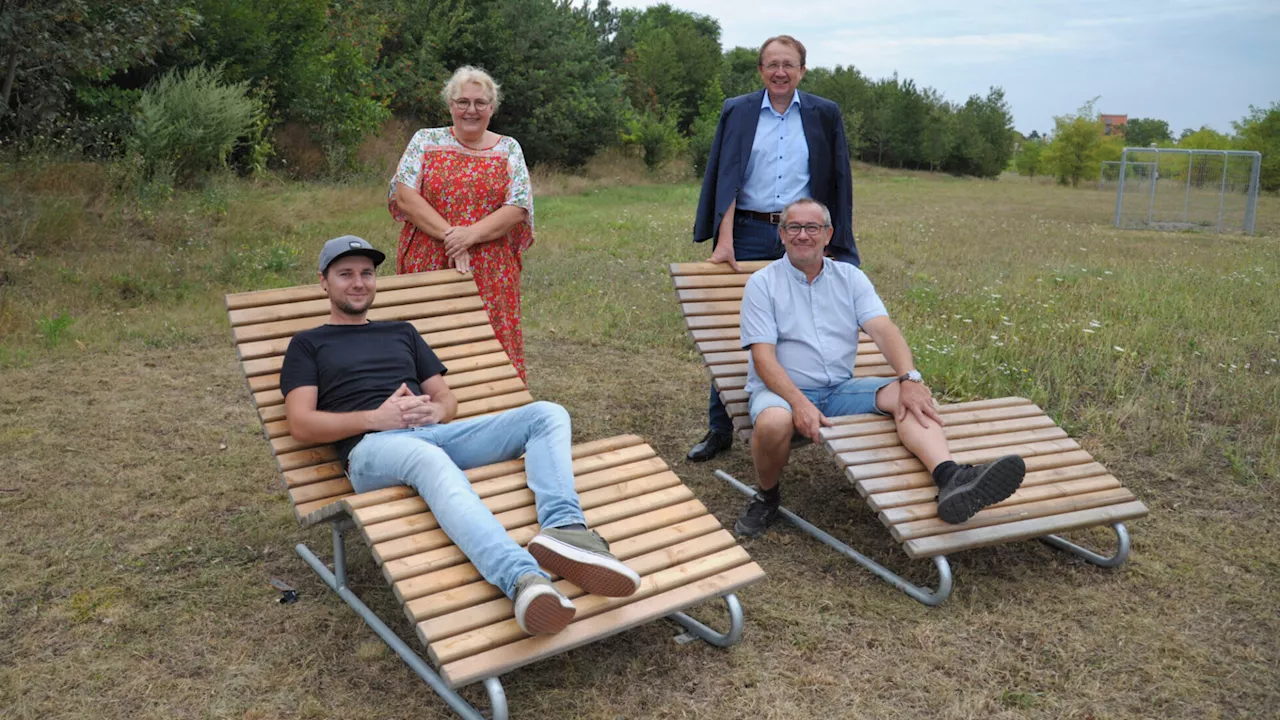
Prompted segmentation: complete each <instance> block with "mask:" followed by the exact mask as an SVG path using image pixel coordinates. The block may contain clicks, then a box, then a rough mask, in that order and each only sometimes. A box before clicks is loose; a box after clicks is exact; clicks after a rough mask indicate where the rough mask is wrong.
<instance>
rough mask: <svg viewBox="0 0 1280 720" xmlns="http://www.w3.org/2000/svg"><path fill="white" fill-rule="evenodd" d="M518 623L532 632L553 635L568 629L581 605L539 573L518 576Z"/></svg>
mask: <svg viewBox="0 0 1280 720" xmlns="http://www.w3.org/2000/svg"><path fill="white" fill-rule="evenodd" d="M514 605H515V611H516V624H518V625H519V626H520V629H521V630H523V631H525V632H527V633H529V634H530V635H552V634H554V633H558V632H560V631H561V630H563V629H565V627H567V626H568V625H569V623H570V622H572V621H573V616H574V615H575V614H577V612H578V609H577V608H575V607H574V606H573V603H572V602H569V599H568V598H566V597H565V596H563V595H561V594H560V591H559V590H556V589H555V586H553V585H552V584H551V581H550V580H548V579H546V578H544V577H542V576H541V575H539V574H537V573H526V574H524V575H521V576H520V579H519V580H516V599H515V601H514Z"/></svg>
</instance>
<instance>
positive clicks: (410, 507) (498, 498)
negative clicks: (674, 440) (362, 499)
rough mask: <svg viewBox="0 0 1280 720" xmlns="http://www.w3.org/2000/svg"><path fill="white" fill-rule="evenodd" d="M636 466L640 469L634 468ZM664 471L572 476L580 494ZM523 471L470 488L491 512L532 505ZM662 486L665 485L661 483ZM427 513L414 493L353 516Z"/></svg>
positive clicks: (367, 522) (661, 467) (372, 520)
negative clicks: (503, 481) (505, 482)
mask: <svg viewBox="0 0 1280 720" xmlns="http://www.w3.org/2000/svg"><path fill="white" fill-rule="evenodd" d="M574 464H575V465H579V466H585V465H586V462H584V461H577V462H575V463H574ZM637 468H638V469H639V471H637ZM662 473H667V474H668V475H671V473H669V472H668V471H667V464H666V463H665V462H662V461H661V459H658V462H656V463H654V462H644V461H641V462H640V463H632V464H630V465H629V466H623V467H622V468H619V469H616V470H615V469H613V468H609V469H606V470H604V471H600V472H589V473H582V474H576V473H575V477H574V490H576V491H577V492H578V494H579V495H581V494H583V493H586V492H589V491H591V490H597V489H599V488H602V487H607V486H609V485H616V484H618V483H624V482H629V481H633V480H639V479H641V478H644V477H649V476H651V475H658V474H662ZM523 475H524V474H523V473H520V482H519V483H518V484H513V485H512V486H509V487H502V486H500V485H497V483H496V481H495V480H485V481H481V482H478V483H474V484H473V485H472V489H473V490H475V491H476V494H477V495H479V496H480V498H481V500H483V501H484V503H485V507H487V508H489V510H490V511H492V512H495V513H498V512H505V511H507V510H513V509H515V508H518V507H524V506H525V505H532V504H533V491H532V490H529V489H528V488H527V487H525V483H524V482H523ZM663 487H665V485H664V486H663ZM423 512H427V504H426V502H425V501H423V499H422V498H421V497H419V496H417V495H416V494H415V495H414V496H413V497H412V498H410V499H408V500H403V501H399V502H389V503H381V504H378V505H377V506H375V507H366V508H362V509H360V510H358V511H357V512H356V513H355V514H354V516H353V517H354V519H355V520H356V522H357V523H359V524H360V525H362V526H368V527H372V526H375V525H377V524H378V523H383V522H387V521H389V520H395V519H397V518H401V517H407V516H409V515H414V514H417V513H423Z"/></svg>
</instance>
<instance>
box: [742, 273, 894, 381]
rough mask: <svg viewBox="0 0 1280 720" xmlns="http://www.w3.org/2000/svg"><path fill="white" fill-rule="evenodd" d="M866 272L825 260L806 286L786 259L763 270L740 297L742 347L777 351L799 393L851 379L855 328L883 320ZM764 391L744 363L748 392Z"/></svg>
mask: <svg viewBox="0 0 1280 720" xmlns="http://www.w3.org/2000/svg"><path fill="white" fill-rule="evenodd" d="M888 314H889V313H888V311H887V310H885V307H884V303H883V302H882V301H881V300H880V296H879V295H877V294H876V289H875V287H874V286H873V285H872V284H871V280H870V279H868V278H867V276H866V273H864V272H862V271H861V270H859V269H858V268H857V267H855V266H853V265H850V264H849V263H843V262H836V261H834V260H832V259H831V258H824V259H823V261H822V271H821V272H819V273H818V276H817V277H816V278H814V280H813V282H812V283H810V282H809V279H808V278H806V277H805V274H804V273H803V272H801V271H800V270H799V269H797V268H796V267H795V266H794V265H792V264H791V260H790V258H787V257H785V256H784V257H783V258H782V259H781V260H775V261H774V262H772V263H770V264H768V265H766V266H765V267H764V268H763V269H761V270H760V271H758V272H757V273H756V274H754V275H752V276H751V279H750V280H748V281H747V287H746V290H745V291H744V292H743V295H742V316H741V323H742V324H741V338H742V347H743V348H747V347H750V346H751V345H754V344H755V343H767V344H769V345H774V346H776V352H777V356H778V362H779V364H781V365H782V367H783V369H784V370H786V371H787V376H788V377H790V378H791V381H792V382H793V383H795V384H796V387H798V388H801V389H803V390H812V389H816V388H824V387H832V386H834V385H838V384H840V383H842V382H844V381H845V380H848V379H849V378H851V377H853V366H854V362H855V361H856V360H857V355H858V328H860V327H861V326H862V325H863V324H864V323H866V322H867V321H869V320H871V319H873V318H877V317H880V316H881V315H888ZM764 387H765V384H764V381H763V380H761V379H760V376H759V375H758V374H756V367H755V361H754V360H750V359H749V360H748V364H747V386H746V391H747V392H748V393H754V392H758V391H760V390H763V389H764Z"/></svg>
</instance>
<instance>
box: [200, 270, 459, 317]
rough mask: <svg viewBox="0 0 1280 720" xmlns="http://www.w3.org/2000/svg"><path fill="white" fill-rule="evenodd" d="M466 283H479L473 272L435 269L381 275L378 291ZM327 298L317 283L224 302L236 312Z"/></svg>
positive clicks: (248, 294) (258, 292) (233, 296)
mask: <svg viewBox="0 0 1280 720" xmlns="http://www.w3.org/2000/svg"><path fill="white" fill-rule="evenodd" d="M464 282H465V283H471V284H474V283H475V281H474V280H473V279H472V277H471V274H470V273H467V274H465V275H464V274H461V273H458V272H457V271H454V270H432V271H428V272H421V273H410V274H407V275H380V276H378V290H379V291H385V290H399V289H400V288H407V287H413V286H416V285H440V284H447V283H464ZM323 297H325V293H324V290H322V289H321V288H320V284H319V283H316V284H315V285H299V286H297V287H288V288H279V289H274V290H251V291H249V292H240V293H230V294H228V295H226V296H225V299H224V301H225V303H226V306H227V310H228V311H234V310H241V309H244V308H251V307H259V306H262V305H279V304H282V303H291V302H301V301H305V300H315V299H318V298H323Z"/></svg>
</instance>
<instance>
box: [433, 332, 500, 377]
mask: <svg viewBox="0 0 1280 720" xmlns="http://www.w3.org/2000/svg"><path fill="white" fill-rule="evenodd" d="M427 344H428V345H430V346H431V351H432V352H434V353H435V354H436V357H437V358H440V362H442V363H445V364H446V365H447V366H448V367H449V369H450V370H452V369H453V366H452V365H449V363H450V362H453V361H456V360H457V359H458V358H464V357H472V356H475V355H488V354H490V353H498V352H500V353H504V354H505V351H504V350H503V349H502V343H500V342H498V340H497V339H496V338H494V339H490V340H480V341H479V342H468V343H462V344H460V345H449V346H444V347H441V346H438V345H437V344H436V343H433V342H431V341H430V340H427ZM508 362H510V360H508Z"/></svg>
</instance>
